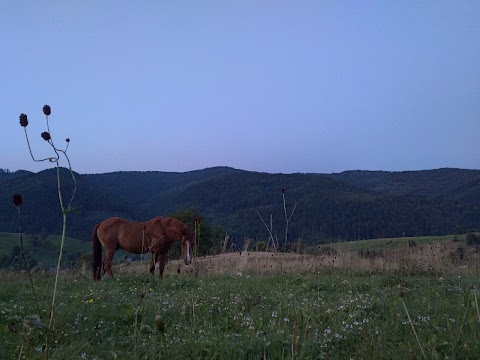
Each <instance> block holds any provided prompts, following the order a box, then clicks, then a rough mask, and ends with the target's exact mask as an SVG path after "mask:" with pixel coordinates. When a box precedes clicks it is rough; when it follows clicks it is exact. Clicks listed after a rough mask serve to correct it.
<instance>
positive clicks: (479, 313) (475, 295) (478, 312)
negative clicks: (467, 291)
mask: <svg viewBox="0 0 480 360" xmlns="http://www.w3.org/2000/svg"><path fill="white" fill-rule="evenodd" d="M472 291H473V297H474V299H475V308H476V309H477V317H478V322H479V323H480V310H479V309H478V299H477V287H476V286H474V287H473V288H472Z"/></svg>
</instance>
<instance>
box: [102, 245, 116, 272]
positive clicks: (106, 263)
mask: <svg viewBox="0 0 480 360" xmlns="http://www.w3.org/2000/svg"><path fill="white" fill-rule="evenodd" d="M113 254H115V249H106V251H105V258H104V259H103V273H104V274H106V275H108V276H110V277H113V272H112V260H113Z"/></svg>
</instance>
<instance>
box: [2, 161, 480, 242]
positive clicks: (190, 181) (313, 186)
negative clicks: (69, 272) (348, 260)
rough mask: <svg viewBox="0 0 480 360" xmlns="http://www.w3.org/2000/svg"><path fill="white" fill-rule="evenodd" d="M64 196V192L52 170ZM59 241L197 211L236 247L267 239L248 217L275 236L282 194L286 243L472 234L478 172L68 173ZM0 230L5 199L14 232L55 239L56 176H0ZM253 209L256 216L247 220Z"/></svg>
mask: <svg viewBox="0 0 480 360" xmlns="http://www.w3.org/2000/svg"><path fill="white" fill-rule="evenodd" d="M62 179H64V180H63V182H62V184H63V185H64V191H65V195H64V198H68V194H69V193H70V192H71V190H72V182H71V178H70V175H69V173H68V172H67V171H66V170H64V169H63V170H62ZM76 179H77V195H76V197H75V201H74V208H75V212H74V213H73V214H72V215H71V216H70V217H69V220H68V221H69V223H68V226H69V230H68V231H69V236H73V237H77V238H80V239H84V240H87V239H89V237H90V231H91V229H92V227H93V225H94V224H95V223H97V222H99V221H101V220H103V219H104V218H107V217H109V216H114V215H117V216H124V217H127V218H131V219H147V218H151V217H153V216H156V215H168V214H172V213H175V212H176V211H177V210H179V209H185V208H189V207H194V208H197V209H198V210H199V211H200V212H201V213H202V214H204V215H205V217H206V219H207V221H208V222H209V223H210V224H213V225H220V226H222V227H223V228H224V229H225V231H226V232H227V233H228V234H229V235H231V237H232V238H233V239H234V241H236V242H239V243H241V242H243V240H244V238H245V237H253V238H262V239H265V238H266V237H267V236H268V232H267V230H266V229H265V226H264V224H263V223H262V221H261V219H260V218H259V216H258V213H260V215H261V216H262V217H263V219H264V220H265V222H267V223H269V221H270V217H271V218H272V223H273V232H274V235H276V236H277V237H278V239H279V241H281V242H283V241H284V239H285V213H284V211H285V210H284V204H283V195H282V192H281V189H285V200H286V211H287V216H290V214H291V212H292V210H293V208H294V206H295V204H296V208H295V212H294V213H293V216H292V218H291V221H290V226H289V232H288V237H289V239H290V240H293V239H296V238H300V237H301V238H302V239H303V240H305V241H307V242H318V241H325V240H329V239H330V240H331V239H339V238H340V239H343V240H358V239H368V238H383V237H397V236H421V235H443V234H451V233H456V232H465V231H466V230H469V229H478V228H480V211H479V210H480V171H478V170H463V169H437V170H426V171H408V172H398V173H391V172H383V171H348V172H343V173H339V174H269V173H258V172H249V171H243V170H236V169H232V168H228V167H217V168H210V169H204V170H198V171H191V172H185V173H168V172H115V173H108V174H83V175H79V174H77V175H76ZM0 186H1V187H0V216H1V217H0V231H15V230H16V224H17V214H16V211H15V209H14V208H13V207H12V206H11V196H12V195H13V193H20V194H22V196H23V197H24V205H23V206H22V221H23V224H24V230H25V231H26V232H30V233H38V232H40V231H42V230H46V231H47V232H48V233H52V234H58V233H59V231H60V230H59V229H60V227H61V216H60V212H59V211H60V209H59V205H58V195H57V188H56V170H55V169H49V170H45V171H42V172H39V173H30V172H24V171H22V172H15V173H8V174H6V173H3V174H1V176H0ZM257 211H258V213H257Z"/></svg>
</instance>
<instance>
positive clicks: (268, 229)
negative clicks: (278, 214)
mask: <svg viewBox="0 0 480 360" xmlns="http://www.w3.org/2000/svg"><path fill="white" fill-rule="evenodd" d="M255 210H256V211H257V214H258V217H259V218H260V220H261V221H262V223H263V225H265V228H266V229H267V231H268V242H267V247H266V250H265V251H268V245H269V244H270V241H272V243H273V246H274V247H275V240H274V239H273V235H272V230H273V220H272V215H270V228H269V227H268V225H267V223H266V222H265V220H263V218H262V215H260V212H259V211H258V209H255Z"/></svg>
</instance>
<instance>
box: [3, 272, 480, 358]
mask: <svg viewBox="0 0 480 360" xmlns="http://www.w3.org/2000/svg"><path fill="white" fill-rule="evenodd" d="M1 276H2V286H1V287H0V309H1V310H0V322H1V324H0V344H3V345H0V358H2V359H16V358H18V356H19V353H20V351H21V350H22V352H23V355H27V357H28V358H29V359H35V358H44V353H42V352H41V351H40V350H41V348H42V344H43V343H44V334H45V333H43V331H44V330H41V329H40V327H41V326H42V325H41V323H38V324H36V325H35V326H34V327H32V328H30V329H29V328H27V327H25V326H24V325H22V324H21V322H20V321H21V320H22V319H25V317H26V316H29V315H32V314H36V310H35V309H36V305H35V304H34V303H33V301H32V297H31V290H30V288H29V286H28V283H27V280H26V278H22V277H24V275H22V276H18V274H13V273H3V274H1ZM34 280H35V281H36V284H37V288H38V292H39V297H40V308H41V309H43V310H42V312H41V314H40V316H41V318H42V320H43V321H44V322H45V321H46V317H47V311H48V309H47V308H46V307H47V305H46V304H47V303H48V299H49V297H50V290H49V289H51V287H52V286H51V285H52V283H53V277H49V276H48V275H42V276H40V275H38V274H35V279H34ZM473 285H474V286H476V287H477V288H478V286H479V285H480V281H479V280H478V278H469V277H461V278H459V277H458V276H454V277H453V276H452V277H445V279H443V278H441V279H437V278H432V277H404V276H399V275H393V274H386V275H376V276H367V275H362V274H359V273H354V272H329V273H322V274H319V273H308V274H303V275H269V276H260V275H252V276H226V275H225V276H210V277H204V278H198V277H188V276H185V275H181V276H169V277H166V278H165V279H164V280H163V281H159V280H158V279H157V277H156V276H153V277H151V276H149V275H146V274H142V275H126V274H118V275H117V277H116V278H114V279H113V280H110V279H107V280H104V281H101V282H99V283H93V282H91V281H90V280H87V279H83V278H80V277H75V276H73V275H63V276H62V278H61V283H60V285H59V289H60V292H59V294H58V299H57V304H58V306H57V309H56V317H55V324H54V330H53V331H52V332H51V333H49V342H50V344H51V345H50V346H51V347H50V358H51V359H75V358H76V359H78V358H80V357H81V356H82V354H84V357H86V358H87V359H94V358H97V359H99V358H102V359H114V358H118V359H173V358H175V359H193V358H195V359H229V360H233V359H264V358H266V359H291V358H292V357H293V358H296V359H321V358H325V359H348V358H355V359H411V358H422V352H421V349H420V346H421V347H422V349H423V350H424V351H425V354H426V357H427V358H429V359H430V358H442V359H443V358H447V357H448V358H450V359H473V358H476V357H477V356H478V354H479V353H480V332H479V331H478V330H479V326H480V318H479V315H478V313H477V309H476V305H477V304H478V301H475V300H476V297H478V291H477V290H475V291H477V292H475V293H474V290H472V288H471V287H472V286H473ZM403 302H404V303H405V306H406V308H407V309H408V312H409V315H410V317H411V319H412V323H413V326H414V328H415V331H416V333H417V335H418V340H419V342H420V344H419V343H418V342H417V340H416V338H415V335H414V332H413V331H412V324H410V322H409V320H408V317H407V314H406V312H405V308H404V304H403ZM156 316H159V317H160V320H158V321H157V322H156V321H155V317H156ZM12 319H13V320H12ZM9 323H15V326H16V332H12V331H10V330H9V328H8V324H9ZM157 325H160V327H162V326H164V332H163V331H159V330H158V329H157ZM10 328H12V325H10ZM36 349H37V350H36Z"/></svg>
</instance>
